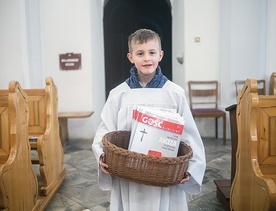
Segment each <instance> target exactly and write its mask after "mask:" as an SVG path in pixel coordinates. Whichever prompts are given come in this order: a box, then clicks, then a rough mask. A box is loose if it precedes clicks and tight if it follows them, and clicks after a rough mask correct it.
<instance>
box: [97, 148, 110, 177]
mask: <svg viewBox="0 0 276 211" xmlns="http://www.w3.org/2000/svg"><path fill="white" fill-rule="evenodd" d="M99 166H100V168H101V170H102V171H103V172H104V173H106V174H109V172H108V171H107V169H108V165H107V164H106V163H105V154H104V153H103V154H101V156H100V161H99Z"/></svg>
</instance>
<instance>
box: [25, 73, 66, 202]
mask: <svg viewBox="0 0 276 211" xmlns="http://www.w3.org/2000/svg"><path fill="white" fill-rule="evenodd" d="M24 91H25V92H26V94H27V96H28V105H29V111H30V112H29V126H28V134H29V137H30V145H31V149H32V150H36V151H37V153H38V157H37V158H32V162H33V164H39V171H40V177H39V190H40V195H41V196H47V198H48V199H51V197H52V196H53V195H54V194H55V193H56V191H57V190H58V189H59V187H60V186H61V184H62V183H63V180H64V178H65V168H64V164H63V148H62V144H61V141H60V137H59V124H58V94H57V87H56V85H55V83H54V81H53V79H52V78H51V77H47V78H46V87H45V89H24Z"/></svg>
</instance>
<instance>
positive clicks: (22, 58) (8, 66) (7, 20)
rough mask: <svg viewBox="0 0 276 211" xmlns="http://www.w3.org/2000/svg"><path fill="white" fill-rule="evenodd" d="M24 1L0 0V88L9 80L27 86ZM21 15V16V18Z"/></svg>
mask: <svg viewBox="0 0 276 211" xmlns="http://www.w3.org/2000/svg"><path fill="white" fill-rule="evenodd" d="M24 10H25V5H24V1H9V0H1V1H0V30H1V33H0V75H1V76H0V88H1V89H7V88H8V84H9V82H10V81H11V80H17V81H19V82H20V84H21V86H22V87H29V80H28V74H26V75H24V71H25V72H27V71H28V61H27V53H26V51H27V48H26V47H27V43H26V29H25V19H24V13H25V11H24ZM22 17H23V18H22Z"/></svg>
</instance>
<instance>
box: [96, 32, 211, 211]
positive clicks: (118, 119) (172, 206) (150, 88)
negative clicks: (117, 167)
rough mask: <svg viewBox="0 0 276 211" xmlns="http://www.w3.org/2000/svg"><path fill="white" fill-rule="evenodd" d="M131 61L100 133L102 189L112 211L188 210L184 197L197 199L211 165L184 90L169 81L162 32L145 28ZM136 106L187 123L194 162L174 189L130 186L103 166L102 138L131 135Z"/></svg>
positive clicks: (134, 41)
mask: <svg viewBox="0 0 276 211" xmlns="http://www.w3.org/2000/svg"><path fill="white" fill-rule="evenodd" d="M128 46H129V53H128V54H127V57H128V59H129V61H130V62H131V63H132V64H134V66H133V67H132V68H131V70H130V73H131V76H130V77H129V78H128V79H127V80H126V81H125V82H123V83H122V84H120V85H119V86H117V87H116V88H114V89H113V90H111V92H110V94H109V96H108V99H107V101H106V103H105V105H104V108H103V110H102V114H101V118H102V122H101V124H100V125H99V127H98V130H97V132H96V135H95V138H94V141H93V144H92V149H93V152H94V154H95V157H96V158H97V161H98V163H99V186H100V189H102V190H111V200H110V210H111V211H176V210H181V211H184V210H188V206H187V201H186V195H185V192H188V193H190V194H198V193H199V192H200V189H201V183H202V180H203V176H204V172H205V167H206V161H205V151H204V146H203V143H202V140H201V137H200V134H199V132H198V129H197V127H196V125H195V122H194V119H193V117H192V115H191V112H190V109H189V107H188V104H187V101H186V97H185V92H184V90H183V89H182V88H181V87H180V86H178V85H176V84H175V83H173V82H171V81H170V80H168V79H167V78H166V77H165V76H164V75H163V74H162V72H161V68H160V66H159V62H160V61H161V60H162V58H163V54H164V52H163V51H162V48H161V41H160V37H159V35H158V34H157V33H155V32H153V31H151V30H148V29H140V30H137V31H136V32H134V33H133V34H131V35H130V36H129V40H128ZM135 105H142V106H150V107H160V108H167V109H174V110H176V112H178V113H179V114H180V115H181V116H183V118H184V120H185V127H184V132H183V135H182V141H183V142H185V143H186V144H188V145H189V146H190V147H191V148H192V150H193V158H192V159H191V160H190V162H189V167H188V170H187V172H189V173H187V174H186V175H183V177H184V176H185V178H184V179H183V180H182V181H181V182H180V184H178V185H175V186H172V187H154V186H147V185H141V184H137V183H134V182H128V181H126V180H123V179H120V178H118V177H112V176H111V175H109V173H108V165H107V164H105V163H104V162H103V157H104V154H103V147H102V142H101V141H102V137H103V136H104V135H105V134H106V133H108V132H111V131H116V130H129V131H131V119H132V110H133V107H134V106H135Z"/></svg>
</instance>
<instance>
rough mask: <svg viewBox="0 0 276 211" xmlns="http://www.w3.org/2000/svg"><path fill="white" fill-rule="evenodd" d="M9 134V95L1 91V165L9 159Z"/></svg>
mask: <svg viewBox="0 0 276 211" xmlns="http://www.w3.org/2000/svg"><path fill="white" fill-rule="evenodd" d="M9 134H10V127H9V118H8V95H1V90H0V165H1V164H4V163H5V162H6V161H7V159H8V157H9V153H10V150H9V147H10V143H9Z"/></svg>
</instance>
